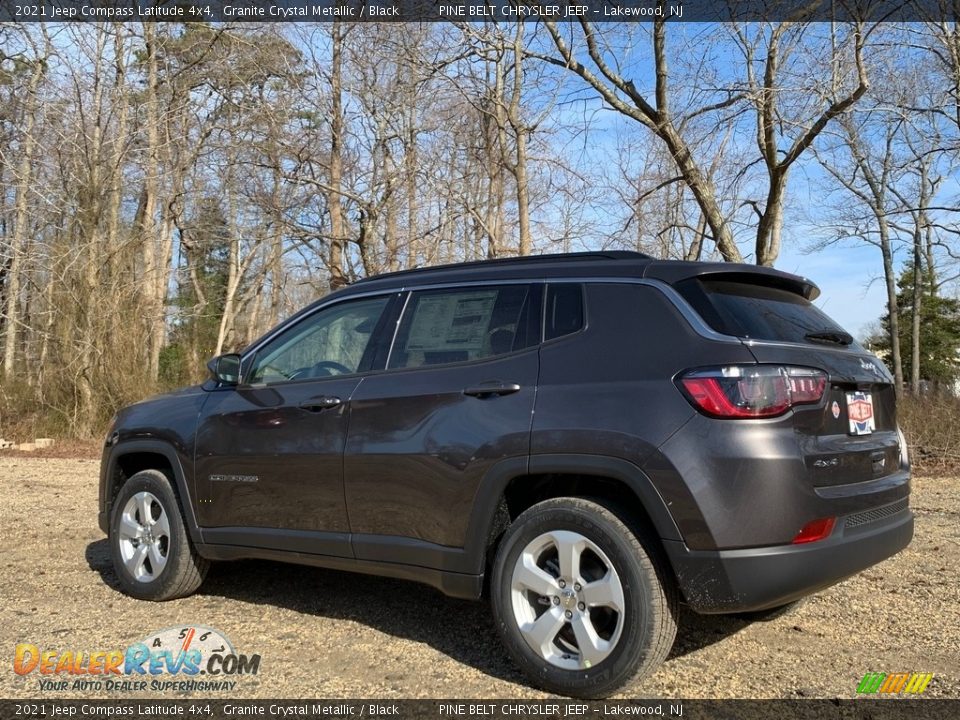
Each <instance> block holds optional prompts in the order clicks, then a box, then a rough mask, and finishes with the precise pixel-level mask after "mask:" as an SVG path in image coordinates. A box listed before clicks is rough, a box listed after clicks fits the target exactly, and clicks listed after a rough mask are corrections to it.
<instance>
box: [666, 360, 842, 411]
mask: <svg viewBox="0 0 960 720" xmlns="http://www.w3.org/2000/svg"><path fill="white" fill-rule="evenodd" d="M677 384H678V385H679V386H680V388H681V389H682V390H683V391H684V394H685V395H686V396H687V398H688V399H689V400H690V402H691V403H693V406H694V407H696V408H697V409H698V410H700V412H702V413H705V414H707V415H710V416H712V417H717V418H766V417H775V416H777V415H782V414H783V413H785V412H787V410H789V409H790V408H792V407H793V406H794V405H807V404H810V403H818V402H820V398H822V397H823V391H824V390H825V389H826V387H827V375H826V373H824V372H823V371H821V370H813V369H812V368H800V367H782V366H779V365H730V366H727V367H718V368H709V369H701V370H691V371H690V372H688V373H684V374H683V375H681V376H680V377H679V378H678V380H677Z"/></svg>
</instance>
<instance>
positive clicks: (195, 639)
mask: <svg viewBox="0 0 960 720" xmlns="http://www.w3.org/2000/svg"><path fill="white" fill-rule="evenodd" d="M140 642H141V643H143V644H144V645H146V646H147V648H149V650H150V652H151V653H156V652H163V651H167V652H169V653H170V654H171V655H172V656H174V657H186V656H187V653H190V652H192V651H197V652H199V653H200V657H202V658H209V657H210V656H211V655H213V654H214V653H217V654H219V655H224V656H225V655H235V654H236V653H235V652H234V649H233V645H232V644H231V642H230V641H229V640H228V639H227V638H226V636H225V635H224V634H223V633H222V632H220V631H219V630H217V629H216V628H212V627H207V626H206V625H180V626H178V627H171V628H167V629H166V630H160V631H158V632H155V633H152V634H150V635H148V636H147V637H145V638H144V639H143V640H141V641H140ZM194 657H196V655H194ZM200 672H201V674H203V671H202V670H201V671H200Z"/></svg>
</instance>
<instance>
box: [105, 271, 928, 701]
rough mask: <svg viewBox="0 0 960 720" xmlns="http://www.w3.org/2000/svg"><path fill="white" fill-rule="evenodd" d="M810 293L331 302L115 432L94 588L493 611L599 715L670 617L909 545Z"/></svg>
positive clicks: (670, 284) (667, 634) (873, 362)
mask: <svg viewBox="0 0 960 720" xmlns="http://www.w3.org/2000/svg"><path fill="white" fill-rule="evenodd" d="M817 293H818V290H817V288H816V286H815V285H813V283H811V282H810V281H808V280H805V279H803V278H800V277H797V276H794V275H789V274H786V273H783V272H778V271H776V270H772V269H767V268H758V267H753V266H745V265H730V264H708V263H686V262H674V261H663V260H655V259H652V258H648V257H646V256H643V255H640V254H637V253H628V252H607V253H579V254H569V255H554V256H541V257H534V258H518V259H513V260H497V261H489V262H478V263H467V264H462V265H453V266H447V267H438V268H429V269H423V270H414V271H409V272H400V273H393V274H390V275H383V276H379V277H375V278H370V279H368V280H363V281H361V282H358V283H355V284H354V285H352V286H350V287H348V288H346V289H343V290H340V291H338V292H335V293H333V294H331V295H329V296H328V297H326V298H324V299H322V300H320V301H318V302H317V303H315V304H313V305H311V306H309V307H307V308H306V309H304V310H303V311H301V312H299V313H298V314H296V315H295V316H293V317H292V318H290V319H289V320H287V321H286V322H284V323H282V324H281V325H280V326H278V327H277V328H276V329H274V330H272V331H271V332H269V333H268V334H267V335H265V336H264V337H262V338H261V339H259V340H257V341H256V342H254V343H253V344H252V345H251V346H250V347H249V348H247V350H245V351H244V352H243V353H242V354H240V355H225V356H221V357H219V358H216V359H214V360H213V361H211V364H210V368H211V376H212V377H211V379H210V380H208V381H207V382H206V383H204V384H203V385H200V386H197V387H193V388H187V389H184V390H181V391H178V392H176V393H172V394H169V395H164V396H160V397H156V398H152V399H150V400H146V401H144V402H141V403H138V404H136V405H132V406H130V407H127V408H125V409H123V410H122V411H120V413H118V415H117V418H116V420H115V422H114V424H113V427H112V428H111V430H110V432H109V436H108V439H107V443H106V448H105V450H104V454H103V463H102V469H101V480H100V518H99V520H100V526H101V528H103V530H104V531H105V532H107V533H108V534H109V536H110V545H111V548H112V551H113V556H114V565H115V568H116V572H117V575H118V576H119V578H120V581H121V583H122V584H123V586H124V588H125V589H126V591H127V592H129V593H130V594H131V595H134V596H136V597H139V598H146V599H151V600H166V599H170V598H174V597H179V596H183V595H186V594H189V593H192V592H194V591H195V590H196V589H197V588H198V587H199V586H200V583H201V581H202V579H203V576H204V572H205V570H206V568H207V565H208V563H209V561H211V560H234V559H238V558H267V559H271V560H283V561H289V562H295V563H305V564H309V565H318V566H322V567H327V568H336V569H343V570H354V571H359V572H366V573H373V574H380V575H389V576H393V577H399V578H408V579H411V580H418V581H421V582H424V583H428V584H430V585H433V586H434V587H436V588H439V589H440V590H442V591H443V592H445V593H447V594H448V595H453V596H456V597H464V598H480V597H481V596H483V595H484V594H488V595H489V598H490V601H491V603H492V606H493V611H494V614H495V618H496V624H497V626H498V628H499V631H500V633H501V635H502V637H503V640H504V643H505V645H506V648H507V650H508V651H509V652H510V654H511V655H512V656H513V658H514V659H515V660H516V661H517V663H518V665H519V666H520V667H521V668H522V669H523V670H524V671H525V672H526V673H527V674H528V675H529V677H530V678H531V680H532V681H533V682H534V683H535V684H536V685H538V686H540V687H542V688H545V689H547V690H550V691H554V692H558V693H562V694H565V695H572V696H582V697H600V696H603V695H606V694H609V693H611V692H613V691H615V690H616V689H618V688H620V687H621V686H623V685H624V684H625V683H627V682H628V681H630V680H631V679H633V678H636V677H640V676H643V675H645V674H649V673H650V672H652V671H653V670H655V669H656V668H657V666H658V665H659V664H660V663H661V662H662V661H663V660H664V658H666V656H667V653H668V652H669V650H670V648H671V645H672V643H673V640H674V636H675V634H676V616H677V605H678V603H679V602H685V603H686V604H688V605H689V606H690V607H691V608H693V609H694V610H696V611H698V612H701V613H731V612H745V611H753V612H756V611H775V610H778V609H780V608H783V607H784V606H788V605H789V604H791V603H793V602H794V601H796V600H798V599H799V598H801V597H803V596H805V595H808V594H810V593H812V592H815V591H817V590H819V589H821V588H824V587H827V586H828V585H831V584H832V583H835V582H837V581H839V580H841V579H843V578H845V577H847V576H849V575H851V574H853V573H856V572H858V571H860V570H863V569H864V568H867V567H869V566H871V565H873V564H875V563H878V562H880V561H881V560H883V559H885V558H888V557H890V556H891V555H893V554H895V553H896V552H898V551H899V550H901V549H903V548H904V547H906V545H907V544H908V543H909V542H910V539H911V536H912V533H913V515H912V513H911V512H910V509H909V507H908V498H909V492H910V474H909V466H908V463H907V453H906V447H905V444H904V441H903V436H902V435H901V434H900V433H899V431H898V428H897V418H896V408H895V402H894V400H895V398H894V390H893V385H892V382H891V378H890V375H889V374H888V372H887V370H886V369H885V368H884V366H883V365H882V363H880V362H879V361H878V360H877V359H876V358H875V357H873V356H872V355H870V354H869V353H868V352H866V351H865V350H864V349H863V348H862V347H860V346H859V345H857V344H856V343H855V342H854V341H853V339H852V338H851V337H850V335H848V334H847V333H846V332H844V331H843V330H842V329H841V328H840V327H838V326H837V325H836V324H835V323H834V322H833V321H832V320H831V319H830V318H829V317H827V316H826V315H824V314H823V313H822V312H821V311H820V310H818V309H817V308H816V307H815V306H814V305H812V304H811V302H810V301H811V300H812V299H813V298H814V297H815V296H816V295H817ZM278 592H282V590H280V589H278Z"/></svg>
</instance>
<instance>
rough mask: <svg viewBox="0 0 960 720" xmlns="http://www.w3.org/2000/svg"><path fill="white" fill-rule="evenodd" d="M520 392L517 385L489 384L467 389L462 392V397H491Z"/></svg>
mask: <svg viewBox="0 0 960 720" xmlns="http://www.w3.org/2000/svg"><path fill="white" fill-rule="evenodd" d="M519 390H520V386H519V385H518V384H517V383H502V382H492V383H489V384H483V385H477V386H476V387H468V388H466V389H465V390H464V391H463V394H464V395H469V396H470V397H478V398H482V397H489V396H491V395H510V394H511V393H515V392H517V391H519Z"/></svg>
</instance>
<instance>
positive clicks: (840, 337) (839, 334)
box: [803, 330, 853, 345]
mask: <svg viewBox="0 0 960 720" xmlns="http://www.w3.org/2000/svg"><path fill="white" fill-rule="evenodd" d="M803 337H804V338H806V339H807V340H810V341H812V342H822V343H830V344H833V345H849V344H850V343H852V342H853V336H852V335H851V334H850V333H845V332H843V331H839V330H821V331H820V332H811V333H807V334H806V335H804V336H803Z"/></svg>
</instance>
